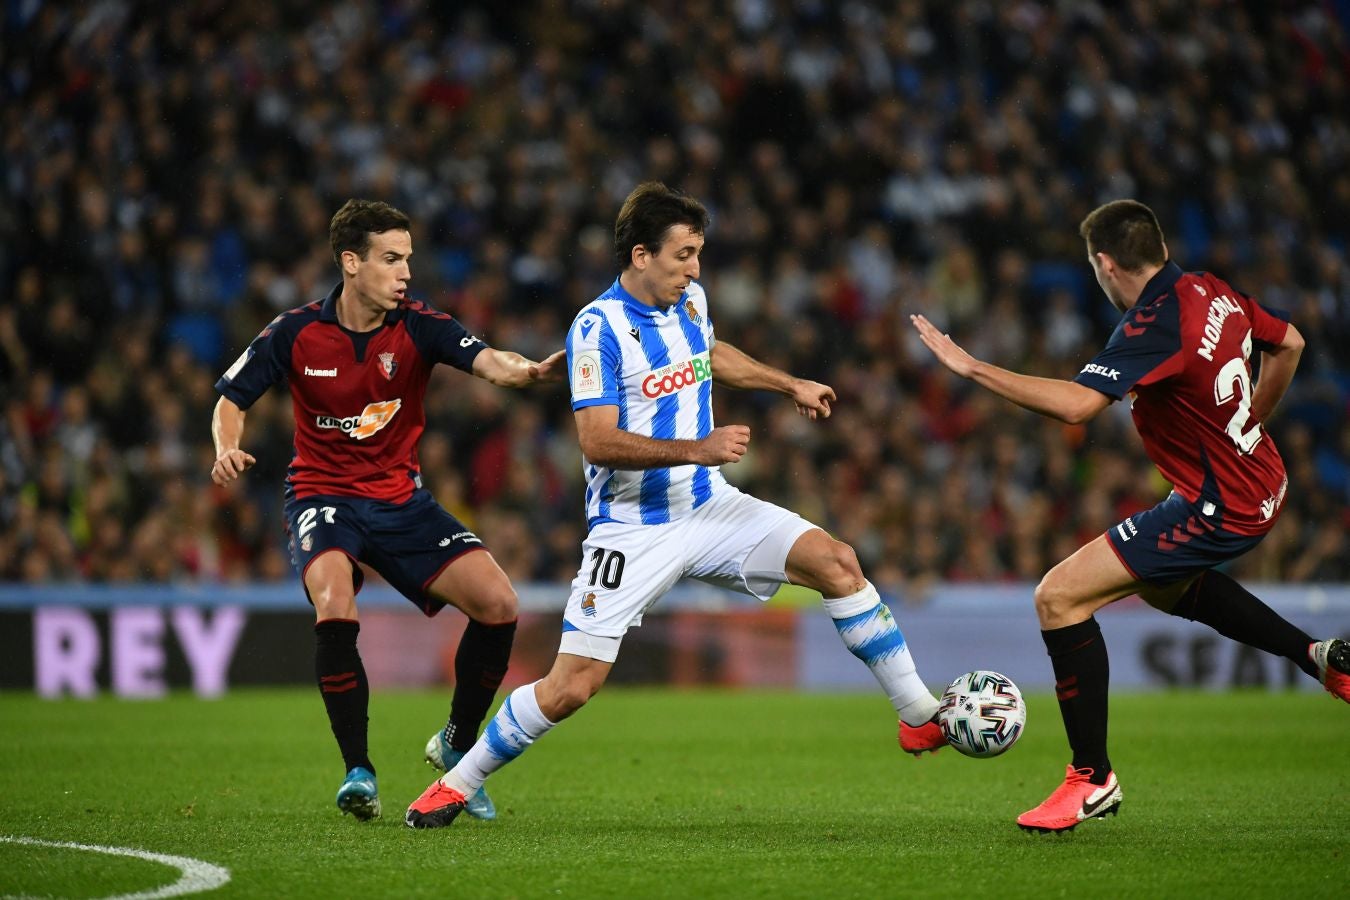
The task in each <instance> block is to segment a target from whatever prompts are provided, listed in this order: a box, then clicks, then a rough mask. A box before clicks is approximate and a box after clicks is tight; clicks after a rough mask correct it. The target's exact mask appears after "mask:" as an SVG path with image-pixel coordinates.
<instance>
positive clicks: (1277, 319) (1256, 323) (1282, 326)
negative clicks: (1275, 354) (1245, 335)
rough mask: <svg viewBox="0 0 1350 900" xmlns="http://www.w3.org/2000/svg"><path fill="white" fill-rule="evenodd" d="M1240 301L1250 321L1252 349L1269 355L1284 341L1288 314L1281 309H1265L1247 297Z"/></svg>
mask: <svg viewBox="0 0 1350 900" xmlns="http://www.w3.org/2000/svg"><path fill="white" fill-rule="evenodd" d="M1242 299H1243V300H1244V301H1245V303H1244V304H1243V305H1244V306H1246V308H1247V318H1249V319H1251V320H1252V349H1253V350H1257V351H1260V352H1262V353H1269V352H1270V351H1272V350H1274V349H1275V348H1276V347H1278V346H1279V345H1280V341H1282V340H1284V335H1285V333H1286V332H1287V331H1288V330H1289V313H1287V312H1285V311H1284V310H1282V309H1267V308H1266V307H1264V306H1262V305H1261V304H1260V303H1257V302H1256V301H1255V300H1253V299H1252V298H1250V297H1247V296H1243V298H1242Z"/></svg>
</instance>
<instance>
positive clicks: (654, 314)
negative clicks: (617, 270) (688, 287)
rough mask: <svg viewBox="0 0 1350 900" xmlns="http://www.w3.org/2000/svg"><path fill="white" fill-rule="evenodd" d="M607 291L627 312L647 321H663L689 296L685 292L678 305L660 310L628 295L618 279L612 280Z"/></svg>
mask: <svg viewBox="0 0 1350 900" xmlns="http://www.w3.org/2000/svg"><path fill="white" fill-rule="evenodd" d="M609 290H610V293H611V294H613V295H614V296H615V297H618V298H619V299H620V300H622V301H623V306H624V309H626V310H628V312H629V313H631V314H634V315H639V316H644V317H645V318H648V319H657V318H661V319H664V318H665V317H666V316H668V315H670V314H671V313H672V312H674V311H675V310H677V309H679V308H680V304H681V303H684V301H685V298H687V297H688V296H689V292H688V291H685V292H684V293H683V294H681V295H680V302H679V303H676V304H675V305H674V306H672V307H671V308H670V309H662V308H661V307H659V306H648V305H647V304H646V303H643V302H642V301H641V300H639V299H638V298H636V297H634V296H633V295H632V294H630V293H628V291H627V290H626V289H625V288H624V286H623V285H622V284H621V283H620V282H619V279H618V278H615V279H614V284H612V285H611V286H610V288H609Z"/></svg>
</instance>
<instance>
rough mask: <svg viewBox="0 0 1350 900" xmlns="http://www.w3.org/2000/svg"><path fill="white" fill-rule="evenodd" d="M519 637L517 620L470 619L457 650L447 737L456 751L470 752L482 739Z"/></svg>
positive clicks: (446, 731) (446, 727)
mask: <svg viewBox="0 0 1350 900" xmlns="http://www.w3.org/2000/svg"><path fill="white" fill-rule="evenodd" d="M515 638H516V623H515V622H514V621H511V622H506V623H504V624H501V625H484V624H483V623H481V622H475V621H474V620H472V619H470V620H469V626H468V627H467V628H465V629H464V636H463V637H462V638H460V640H459V649H458V650H456V651H455V696H454V699H453V700H452V701H451V704H450V721H449V722H447V723H446V726H445V737H446V740H448V741H449V742H450V748H451V749H452V750H459V751H461V752H467V751H468V750H469V749H470V748H471V747H473V744H474V741H476V740H478V726H480V725H482V724H483V719H484V718H486V717H487V714H488V710H489V709H491V708H492V698H493V697H495V696H496V695H497V688H499V687H501V686H502V679H503V678H505V677H506V667H507V664H508V663H509V662H510V660H511V644H512V643H513V642H514V641H515Z"/></svg>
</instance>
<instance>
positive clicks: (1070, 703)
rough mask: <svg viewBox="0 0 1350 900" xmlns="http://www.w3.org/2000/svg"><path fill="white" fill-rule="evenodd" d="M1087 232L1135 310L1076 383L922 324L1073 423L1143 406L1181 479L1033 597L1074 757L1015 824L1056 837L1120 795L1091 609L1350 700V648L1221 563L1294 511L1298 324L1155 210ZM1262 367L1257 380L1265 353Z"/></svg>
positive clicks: (1085, 226)
mask: <svg viewBox="0 0 1350 900" xmlns="http://www.w3.org/2000/svg"><path fill="white" fill-rule="evenodd" d="M1079 233H1080V234H1081V235H1082V236H1083V238H1084V240H1085V241H1086V243H1087V250H1088V259H1089V261H1090V262H1091V264H1092V269H1093V271H1094V272H1095V273H1096V275H1097V283H1098V284H1099V285H1101V288H1102V290H1103V291H1104V292H1105V293H1106V296H1107V299H1109V300H1110V301H1111V303H1112V305H1114V306H1115V307H1116V308H1117V309H1119V310H1120V311H1121V312H1122V313H1124V315H1123V317H1122V318H1121V320H1120V323H1119V325H1117V327H1116V330H1115V332H1114V333H1113V334H1112V335H1111V339H1110V341H1109V342H1108V343H1107V345H1106V347H1105V349H1103V350H1102V351H1101V353H1099V354H1097V356H1096V358H1095V359H1093V360H1092V361H1091V362H1090V363H1088V364H1087V365H1085V366H1084V367H1083V369H1082V371H1081V372H1079V373H1078V376H1077V377H1076V378H1075V379H1074V380H1073V381H1061V380H1057V379H1050V378H1035V377H1032V376H1028V375H1020V374H1017V373H1015V372H1009V371H1008V370H1006V369H1000V368H998V367H997V366H992V365H989V364H988V363H984V362H980V361H979V360H976V359H974V358H973V357H971V356H970V355H969V354H967V353H966V352H965V351H964V350H962V349H961V348H960V347H958V346H957V345H956V344H955V343H953V342H952V340H951V338H949V337H948V336H947V335H945V334H942V333H941V332H940V331H938V330H937V329H936V328H935V327H934V326H933V325H932V323H930V322H929V321H928V320H927V319H925V318H924V317H923V316H913V317H912V320H913V322H914V326H915V327H916V328H917V329H918V331H919V335H920V337H921V338H922V339H923V342H924V344H925V345H927V346H928V348H929V349H930V350H932V351H933V353H934V354H935V355H936V356H937V358H938V359H939V360H941V362H942V363H943V364H944V365H945V366H947V368H949V369H951V370H952V371H953V372H955V373H956V374H958V375H960V376H962V377H964V378H969V379H971V380H973V381H975V382H976V383H977V384H980V385H983V386H984V387H986V388H988V389H990V390H992V391H993V392H994V393H996V394H998V395H999V396H1001V397H1004V398H1005V399H1008V400H1011V401H1012V402H1014V403H1016V404H1018V405H1019V406H1022V407H1025V408H1026V409H1029V410H1031V411H1033V412H1037V413H1040V414H1042V415H1046V416H1051V417H1053V418H1056V419H1060V420H1063V421H1065V422H1070V423H1080V422H1085V421H1087V420H1088V419H1091V418H1092V417H1093V416H1095V415H1097V414H1098V413H1100V412H1101V411H1102V410H1103V409H1105V408H1106V407H1107V406H1109V405H1110V404H1111V403H1112V402H1113V401H1116V400H1120V399H1123V398H1124V397H1125V396H1126V395H1127V394H1132V395H1133V397H1134V400H1133V406H1132V412H1133V416H1134V421H1135V427H1136V428H1138V430H1139V434H1140V436H1141V437H1142V438H1143V441H1144V449H1145V451H1146V452H1147V453H1148V456H1149V458H1150V459H1151V460H1153V462H1154V464H1155V465H1156V466H1157V467H1158V470H1159V471H1160V472H1161V473H1162V474H1163V475H1164V476H1165V477H1166V478H1167V479H1168V480H1169V481H1171V483H1172V485H1173V491H1172V493H1171V495H1170V496H1168V498H1167V499H1166V500H1164V501H1163V502H1162V503H1160V504H1158V505H1157V506H1155V507H1153V508H1152V509H1150V510H1146V511H1144V512H1141V513H1137V514H1135V515H1132V516H1129V517H1128V518H1126V519H1125V520H1124V521H1122V522H1119V523H1117V524H1115V525H1113V526H1112V527H1111V528H1109V529H1108V530H1107V531H1106V533H1105V534H1103V535H1101V536H1100V537H1098V538H1096V539H1095V540H1093V541H1091V542H1089V543H1088V544H1087V545H1085V546H1083V547H1081V548H1080V549H1079V550H1078V551H1077V552H1076V553H1074V554H1073V555H1072V556H1070V557H1069V558H1068V559H1066V560H1064V561H1063V562H1061V563H1060V564H1059V565H1057V566H1055V567H1054V568H1053V569H1051V570H1050V572H1049V573H1047V574H1046V576H1045V577H1044V578H1043V579H1042V580H1041V583H1040V584H1039V585H1038V586H1037V587H1036V597H1035V600H1036V613H1037V615H1038V617H1039V618H1040V623H1041V629H1042V630H1041V635H1042V637H1043V638H1044V639H1045V646H1046V649H1047V651H1048V652H1049V654H1050V658H1051V661H1052V664H1053V666H1054V670H1055V686H1056V693H1057V695H1058V698H1059V705H1060V713H1061V714H1062V716H1063V718H1064V727H1065V730H1066V731H1067V732H1068V737H1069V746H1070V748H1071V749H1072V751H1073V762H1072V764H1070V765H1069V767H1068V772H1067V775H1066V778H1065V780H1064V782H1063V784H1061V785H1060V787H1059V788H1058V789H1056V790H1055V791H1054V793H1052V794H1051V795H1050V797H1049V799H1047V800H1046V801H1045V802H1044V803H1042V804H1041V805H1040V806H1037V807H1036V808H1035V809H1032V810H1029V811H1027V812H1025V813H1023V814H1022V815H1021V816H1019V817H1018V820H1017V822H1018V824H1019V825H1020V826H1022V827H1023V828H1024V829H1026V830H1028V831H1039V832H1055V831H1066V830H1068V829H1071V828H1073V827H1074V826H1076V825H1077V824H1078V823H1079V822H1081V821H1083V820H1084V819H1089V818H1096V817H1100V816H1104V815H1106V814H1108V813H1114V812H1115V811H1116V810H1117V808H1118V807H1119V805H1120V798H1121V793H1120V785H1119V784H1118V783H1117V781H1116V776H1115V773H1114V772H1113V771H1112V768H1111V763H1110V760H1109V758H1108V756H1107V752H1106V722H1107V680H1108V679H1107V656H1106V645H1105V643H1103V640H1102V635H1101V630H1100V629H1099V628H1098V626H1097V621H1096V619H1095V618H1094V615H1093V614H1094V613H1095V612H1096V611H1097V610H1098V609H1100V608H1101V607H1103V606H1105V605H1106V604H1108V603H1111V602H1113V601H1115V600H1119V599H1120V598H1121V597H1127V596H1129V595H1131V594H1138V595H1139V596H1140V597H1141V598H1143V599H1144V600H1145V601H1146V602H1147V603H1149V604H1150V605H1152V606H1155V607H1157V608H1158V609H1161V610H1163V611H1164V612H1168V613H1171V614H1172V615H1176V616H1182V617H1184V618H1187V619H1191V620H1194V621H1197V622H1203V623H1205V624H1206V625H1209V626H1210V627H1212V628H1214V629H1215V630H1216V631H1218V632H1219V633H1220V634H1223V635H1225V636H1226V637H1229V638H1232V639H1233V640H1237V641H1241V642H1242V643H1245V644H1248V645H1250V646H1253V647H1257V648H1259V649H1261V650H1265V651H1267V652H1269V653H1273V654H1275V655H1277V656H1284V657H1287V658H1288V659H1290V660H1292V661H1294V662H1295V663H1296V664H1297V665H1298V666H1299V667H1300V668H1302V669H1303V671H1305V672H1307V673H1308V674H1309V675H1311V676H1312V677H1314V678H1317V679H1318V680H1319V681H1321V682H1322V684H1323V685H1325V686H1326V689H1327V690H1328V691H1330V692H1331V693H1332V694H1333V695H1334V696H1336V697H1339V698H1340V699H1342V700H1346V701H1347V702H1350V644H1347V643H1346V642H1345V641H1341V640H1327V641H1317V642H1314V641H1313V640H1312V639H1311V638H1310V637H1309V636H1308V635H1307V634H1305V633H1304V632H1302V631H1301V630H1299V629H1298V628H1296V627H1294V626H1293V625H1291V624H1290V623H1289V622H1287V621H1285V620H1284V619H1283V618H1281V617H1280V616H1279V615H1277V614H1276V613H1275V612H1274V611H1273V610H1271V609H1270V608H1269V607H1268V606H1266V605H1265V604H1264V603H1262V602H1261V601H1260V600H1258V599H1257V598H1256V597H1254V596H1252V594H1250V593H1248V592H1247V591H1246V590H1244V589H1243V588H1242V586H1241V585H1239V584H1238V583H1237V582H1235V581H1233V579H1231V578H1229V577H1228V576H1227V575H1224V574H1223V573H1221V572H1216V571H1214V570H1213V567H1214V566H1217V565H1219V564H1220V563H1223V562H1226V561H1228V560H1231V559H1234V558H1236V557H1238V556H1240V555H1242V554H1243V553H1245V552H1247V551H1248V550H1250V549H1251V548H1252V547H1254V546H1255V545H1256V544H1257V543H1258V542H1259V541H1260V540H1261V538H1262V537H1264V536H1265V535H1266V533H1267V532H1268V531H1269V530H1270V529H1271V527H1272V526H1273V525H1274V523H1275V520H1276V518H1277V517H1278V516H1279V513H1280V507H1281V505H1282V504H1283V501H1284V495H1285V489H1286V487H1287V484H1288V482H1287V480H1286V478H1285V472H1284V463H1283V461H1281V459H1280V454H1279V451H1278V450H1277V449H1276V448H1275V442H1274V441H1273V440H1272V439H1271V437H1270V435H1269V434H1267V433H1266V431H1265V428H1264V426H1263V423H1264V422H1265V421H1266V419H1267V418H1268V417H1269V416H1270V414H1271V412H1272V411H1273V410H1274V409H1275V406H1276V404H1277V403H1278V402H1279V400H1280V398H1281V397H1282V396H1284V392H1285V390H1286V389H1287V388H1288V387H1289V382H1290V380H1291V379H1292V378H1293V376H1294V370H1295V368H1296V367H1297V366H1298V360H1299V355H1300V354H1301V352H1302V350H1303V339H1302V337H1300V336H1299V333H1298V330H1297V329H1296V328H1295V327H1294V326H1293V325H1291V324H1289V323H1287V322H1286V321H1284V320H1283V319H1282V318H1280V317H1278V316H1275V315H1272V314H1271V313H1270V312H1269V311H1267V310H1266V309H1264V308H1262V306H1261V305H1260V304H1259V303H1257V302H1256V301H1255V300H1253V299H1251V298H1250V297H1247V296H1246V295H1244V294H1241V293H1239V292H1238V291H1236V290H1234V289H1233V288H1232V287H1231V286H1229V285H1228V284H1227V283H1226V282H1224V281H1223V280H1222V279H1220V278H1217V277H1215V276H1214V275H1211V274H1209V273H1206V272H1183V271H1182V270H1181V268H1180V267H1179V266H1177V265H1176V264H1175V263H1173V262H1170V261H1169V260H1168V255H1167V245H1166V243H1165V242H1164V241H1163V234H1162V229H1161V227H1159V225H1158V220H1157V218H1156V217H1155V216H1154V214H1153V212H1152V210H1150V209H1149V208H1148V207H1147V206H1144V205H1143V204H1142V203H1138V202H1136V201H1134V200H1117V201H1114V202H1112V203H1108V204H1106V205H1105V206H1102V207H1100V208H1099V209H1096V210H1094V211H1093V212H1092V213H1091V214H1090V215H1088V217H1087V218H1086V219H1084V220H1083V223H1082V225H1081V226H1080V228H1079ZM1254 353H1259V354H1260V355H1261V356H1260V357H1259V358H1260V359H1261V361H1262V364H1261V367H1260V371H1261V379H1260V381H1259V382H1254V380H1253V377H1252V372H1253V365H1252V362H1253V360H1252V355H1253V354H1254Z"/></svg>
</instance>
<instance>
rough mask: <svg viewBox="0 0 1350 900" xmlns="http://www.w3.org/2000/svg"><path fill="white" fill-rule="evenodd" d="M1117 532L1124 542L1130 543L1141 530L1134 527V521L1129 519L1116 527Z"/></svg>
mask: <svg viewBox="0 0 1350 900" xmlns="http://www.w3.org/2000/svg"><path fill="white" fill-rule="evenodd" d="M1116 532H1117V533H1118V534H1119V535H1120V539H1121V540H1122V541H1128V540H1129V539H1130V538H1132V537H1134V536H1135V535H1136V534H1138V533H1139V529H1138V528H1136V527H1135V525H1134V519H1133V518H1128V519H1126V520H1125V521H1124V522H1121V523H1120V524H1119V525H1117V526H1116Z"/></svg>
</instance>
